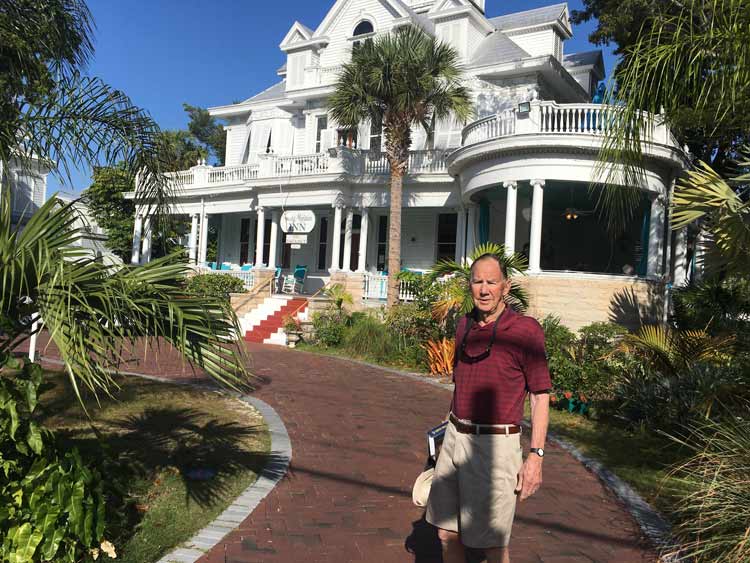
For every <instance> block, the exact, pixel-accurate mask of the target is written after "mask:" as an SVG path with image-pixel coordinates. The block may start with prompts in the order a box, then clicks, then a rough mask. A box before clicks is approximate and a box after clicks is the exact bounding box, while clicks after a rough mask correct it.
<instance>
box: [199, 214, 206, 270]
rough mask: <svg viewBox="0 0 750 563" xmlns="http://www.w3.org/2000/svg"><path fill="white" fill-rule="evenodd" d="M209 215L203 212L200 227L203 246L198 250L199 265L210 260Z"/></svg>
mask: <svg viewBox="0 0 750 563" xmlns="http://www.w3.org/2000/svg"><path fill="white" fill-rule="evenodd" d="M208 217H209V215H208V213H206V212H205V211H204V212H203V216H202V217H201V225H200V239H201V246H200V249H199V250H198V263H200V264H203V263H204V262H206V261H207V260H208Z"/></svg>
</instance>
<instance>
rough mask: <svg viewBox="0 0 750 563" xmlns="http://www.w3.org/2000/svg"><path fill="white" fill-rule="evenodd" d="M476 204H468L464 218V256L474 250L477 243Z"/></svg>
mask: <svg viewBox="0 0 750 563" xmlns="http://www.w3.org/2000/svg"><path fill="white" fill-rule="evenodd" d="M476 233H477V206H476V205H474V204H473V203H472V204H471V205H469V206H468V216H467V218H466V256H467V257H468V256H470V255H471V253H472V252H474V247H475V246H476V244H477V238H476Z"/></svg>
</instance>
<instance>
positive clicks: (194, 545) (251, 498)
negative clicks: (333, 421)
mask: <svg viewBox="0 0 750 563" xmlns="http://www.w3.org/2000/svg"><path fill="white" fill-rule="evenodd" d="M153 379H159V380H160V381H165V382H169V380H162V379H160V378H153ZM172 382H173V381H172ZM234 396H235V397H236V398H238V399H239V400H240V401H242V402H244V403H247V404H248V405H250V406H253V407H255V408H256V409H258V411H260V414H261V416H263V419H264V420H265V421H266V424H267V426H268V433H269V434H270V436H271V452H270V454H271V455H270V459H269V461H268V462H267V463H266V465H265V466H264V467H263V470H262V471H261V472H260V475H258V479H256V481H255V482H254V483H253V484H252V485H250V486H249V487H248V488H247V489H245V490H244V491H243V492H242V494H241V495H240V496H238V497H237V498H236V499H234V502H233V503H232V504H231V505H229V506H228V507H227V508H226V509H225V510H224V512H222V513H221V514H219V516H217V517H216V519H215V520H214V521H213V522H211V523H210V524H209V525H208V526H206V527H205V528H203V529H202V530H199V531H198V532H197V533H196V534H195V535H194V536H193V537H192V538H190V539H189V540H188V541H186V542H185V543H184V544H182V545H181V546H178V547H177V548H175V549H174V550H172V552H171V553H169V554H167V555H165V556H164V557H162V558H161V559H160V560H159V561H158V562H157V563H195V561H197V560H198V559H200V558H201V557H203V556H204V555H205V554H206V553H207V552H208V551H209V550H210V549H211V548H213V547H215V546H216V545H218V544H219V543H221V540H222V539H224V537H225V536H226V535H227V534H229V533H230V532H232V531H234V530H235V529H236V528H237V527H238V526H239V525H240V524H241V523H242V522H243V521H244V520H245V519H246V518H247V517H248V516H250V514H252V512H253V510H255V508H256V507H257V506H258V505H259V504H260V501H262V500H263V499H264V498H265V497H266V496H267V495H268V493H270V492H271V491H272V490H273V489H274V487H275V486H276V485H277V484H278V483H279V481H281V479H283V478H284V476H285V475H286V473H287V470H288V469H289V463H290V462H291V460H292V442H291V440H290V439H289V433H288V432H287V430H286V426H284V422H283V421H282V420H281V417H280V416H279V415H278V413H277V412H276V411H275V410H274V409H273V407H271V406H270V405H269V404H268V403H266V402H264V401H261V400H260V399H258V398H256V397H249V396H246V395H239V394H234Z"/></svg>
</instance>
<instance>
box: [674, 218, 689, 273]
mask: <svg viewBox="0 0 750 563" xmlns="http://www.w3.org/2000/svg"><path fill="white" fill-rule="evenodd" d="M686 258H687V229H680V230H679V231H677V232H676V233H675V236H674V274H673V276H672V283H673V284H674V285H675V286H678V287H679V286H682V285H685V284H686V283H687V262H686V261H685V260H686Z"/></svg>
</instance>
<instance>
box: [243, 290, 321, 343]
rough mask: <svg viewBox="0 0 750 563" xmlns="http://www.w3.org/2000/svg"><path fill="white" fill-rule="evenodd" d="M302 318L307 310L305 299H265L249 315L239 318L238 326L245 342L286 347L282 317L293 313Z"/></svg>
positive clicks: (276, 296) (285, 297)
mask: <svg viewBox="0 0 750 563" xmlns="http://www.w3.org/2000/svg"><path fill="white" fill-rule="evenodd" d="M297 310H299V313H300V314H302V315H303V316H304V314H305V313H306V310H307V299H305V298H304V297H292V296H290V295H274V296H273V297H266V298H265V299H264V300H263V303H261V304H260V305H258V306H257V307H256V308H255V309H253V310H252V311H250V312H249V313H247V314H245V315H243V316H242V317H240V326H241V327H242V332H243V333H244V334H245V340H246V341H247V342H258V343H262V344H276V345H278V346H286V344H287V338H286V333H285V332H284V328H283V326H282V325H283V323H284V317H286V316H287V315H291V314H292V313H294V312H295V311H297Z"/></svg>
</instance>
